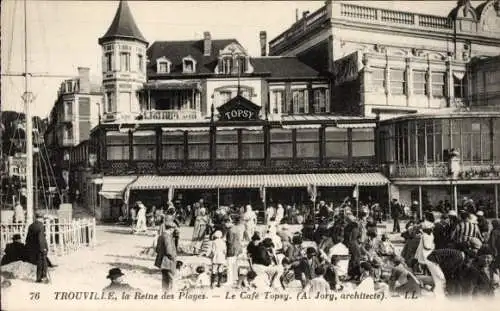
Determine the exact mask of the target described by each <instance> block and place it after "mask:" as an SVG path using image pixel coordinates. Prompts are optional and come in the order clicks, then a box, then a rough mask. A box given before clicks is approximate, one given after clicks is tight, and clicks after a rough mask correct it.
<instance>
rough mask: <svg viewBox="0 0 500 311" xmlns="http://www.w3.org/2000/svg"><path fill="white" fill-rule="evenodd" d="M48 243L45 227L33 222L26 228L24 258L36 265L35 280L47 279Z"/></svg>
mask: <svg viewBox="0 0 500 311" xmlns="http://www.w3.org/2000/svg"><path fill="white" fill-rule="evenodd" d="M48 248H49V247H48V243H47V239H46V238H45V226H44V224H43V223H42V222H40V221H38V220H35V221H34V222H33V223H32V224H31V225H30V226H29V227H28V234H27V235H26V256H27V260H26V261H28V262H30V263H32V264H34V265H36V280H37V281H41V280H42V279H43V278H46V277H47V252H48Z"/></svg>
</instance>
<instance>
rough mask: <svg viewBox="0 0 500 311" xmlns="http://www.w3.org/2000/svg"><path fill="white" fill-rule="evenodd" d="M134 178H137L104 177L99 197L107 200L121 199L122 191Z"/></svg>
mask: <svg viewBox="0 0 500 311" xmlns="http://www.w3.org/2000/svg"><path fill="white" fill-rule="evenodd" d="M136 178H137V176H113V177H112V176H104V177H103V178H102V188H101V191H99V195H101V196H102V197H104V198H106V199H108V200H112V199H122V198H123V191H124V190H125V188H126V187H127V186H128V185H129V184H130V183H131V182H133V181H134V180H135V179H136Z"/></svg>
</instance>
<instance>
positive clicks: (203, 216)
mask: <svg viewBox="0 0 500 311" xmlns="http://www.w3.org/2000/svg"><path fill="white" fill-rule="evenodd" d="M209 222H210V218H209V217H208V215H207V210H206V209H205V208H204V207H202V208H200V209H199V210H198V216H196V220H195V222H194V230H193V239H192V240H193V242H197V241H202V240H203V237H204V236H205V234H206V231H207V228H208V224H209Z"/></svg>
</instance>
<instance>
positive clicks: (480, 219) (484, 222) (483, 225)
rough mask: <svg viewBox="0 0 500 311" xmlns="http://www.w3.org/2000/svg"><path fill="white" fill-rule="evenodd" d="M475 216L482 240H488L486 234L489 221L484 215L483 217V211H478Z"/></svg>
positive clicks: (488, 230)
mask: <svg viewBox="0 0 500 311" xmlns="http://www.w3.org/2000/svg"><path fill="white" fill-rule="evenodd" d="M476 216H477V226H478V227H479V231H480V232H481V235H482V236H483V239H484V240H483V241H487V240H488V234H489V232H490V222H489V221H488V219H486V217H484V212H483V211H478V212H477V213H476Z"/></svg>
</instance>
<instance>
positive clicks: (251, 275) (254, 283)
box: [240, 270, 269, 290]
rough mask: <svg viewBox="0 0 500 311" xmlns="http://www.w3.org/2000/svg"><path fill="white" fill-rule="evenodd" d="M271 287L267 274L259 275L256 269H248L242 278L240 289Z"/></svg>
mask: <svg viewBox="0 0 500 311" xmlns="http://www.w3.org/2000/svg"><path fill="white" fill-rule="evenodd" d="M266 288H269V285H268V284H267V282H266V279H265V276H262V275H261V276H259V275H257V273H255V271H252V270H250V271H248V272H247V274H246V276H245V278H244V279H243V280H242V282H241V285H240V289H243V290H261V289H266Z"/></svg>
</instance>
